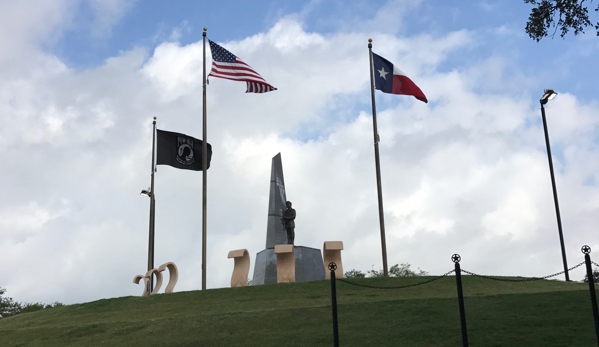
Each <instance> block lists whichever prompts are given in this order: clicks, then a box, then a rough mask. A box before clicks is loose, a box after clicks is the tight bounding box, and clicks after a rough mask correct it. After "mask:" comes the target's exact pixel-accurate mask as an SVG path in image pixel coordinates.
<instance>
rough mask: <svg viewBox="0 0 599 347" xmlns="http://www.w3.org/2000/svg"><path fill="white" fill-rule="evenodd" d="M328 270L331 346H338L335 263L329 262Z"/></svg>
mask: <svg viewBox="0 0 599 347" xmlns="http://www.w3.org/2000/svg"><path fill="white" fill-rule="evenodd" d="M329 270H330V271H331V301H332V307H333V346H335V347H339V325H338V323H337V286H336V284H335V270H337V264H335V263H334V262H330V263H329Z"/></svg>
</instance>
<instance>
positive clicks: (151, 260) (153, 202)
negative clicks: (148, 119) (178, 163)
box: [148, 116, 156, 293]
mask: <svg viewBox="0 0 599 347" xmlns="http://www.w3.org/2000/svg"><path fill="white" fill-rule="evenodd" d="M152 124H153V126H152V175H151V177H152V178H151V184H150V191H149V195H150V239H149V242H148V271H150V270H152V269H153V268H154V226H155V220H156V212H155V209H156V200H155V199H154V172H156V116H154V122H153V123H152ZM148 283H149V286H150V288H148V293H151V292H152V290H154V275H152V276H151V277H150V282H148Z"/></svg>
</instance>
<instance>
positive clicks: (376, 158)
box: [368, 39, 389, 277]
mask: <svg viewBox="0 0 599 347" xmlns="http://www.w3.org/2000/svg"><path fill="white" fill-rule="evenodd" d="M368 55H369V56H370V94H371V97H372V129H373V133H374V162H375V165H376V189H377V193H378V198H379V223H380V225H381V248H382V251H383V276H385V277H388V276H389V272H388V270H387V242H386V241H385V216H384V215H383V187H382V185H381V160H380V158H379V141H380V138H379V133H378V130H377V126H376V104H375V101H374V68H373V64H372V39H368Z"/></svg>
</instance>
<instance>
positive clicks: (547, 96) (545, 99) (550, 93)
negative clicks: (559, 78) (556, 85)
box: [541, 89, 557, 105]
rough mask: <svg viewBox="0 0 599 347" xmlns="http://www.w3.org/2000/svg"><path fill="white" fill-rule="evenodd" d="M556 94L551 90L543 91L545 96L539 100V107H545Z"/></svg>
mask: <svg viewBox="0 0 599 347" xmlns="http://www.w3.org/2000/svg"><path fill="white" fill-rule="evenodd" d="M556 95H557V93H556V92H555V91H553V89H545V94H543V97H542V98H541V105H545V104H546V103H547V102H548V101H549V100H551V99H553V98H555V96H556Z"/></svg>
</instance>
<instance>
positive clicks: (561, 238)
mask: <svg viewBox="0 0 599 347" xmlns="http://www.w3.org/2000/svg"><path fill="white" fill-rule="evenodd" d="M556 95H557V93H556V92H554V91H553V89H545V93H544V94H543V97H542V98H541V117H542V118H543V129H544V130H545V145H546V146H547V160H549V173H550V174H551V186H552V187H553V202H554V204H555V216H556V217H557V230H558V232H559V243H560V246H561V248H562V261H563V263H564V274H565V275H566V281H568V282H569V281H570V275H569V274H568V261H567V260H566V247H565V246H564V233H563V232H562V218H561V216H560V213H559V203H558V201H557V188H556V186H555V175H554V174H553V160H552V159H551V146H550V145H549V132H548V131H547V119H546V118H545V104H546V103H547V102H548V101H549V100H551V99H553V98H554V97H555V96H556Z"/></svg>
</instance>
